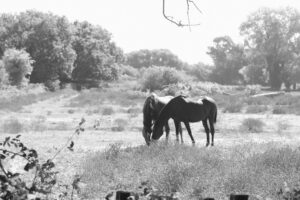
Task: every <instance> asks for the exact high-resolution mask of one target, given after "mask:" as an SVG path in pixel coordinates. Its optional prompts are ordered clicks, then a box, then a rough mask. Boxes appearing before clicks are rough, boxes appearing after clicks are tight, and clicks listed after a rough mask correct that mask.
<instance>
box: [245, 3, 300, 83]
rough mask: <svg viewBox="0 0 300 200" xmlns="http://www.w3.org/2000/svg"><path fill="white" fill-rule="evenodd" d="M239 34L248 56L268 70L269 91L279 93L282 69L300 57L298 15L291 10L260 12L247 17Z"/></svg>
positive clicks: (299, 17)
mask: <svg viewBox="0 0 300 200" xmlns="http://www.w3.org/2000/svg"><path fill="white" fill-rule="evenodd" d="M240 31H241V34H242V35H243V36H245V44H246V47H247V49H248V50H247V51H248V52H247V53H248V54H249V55H251V57H252V58H253V59H255V60H256V61H257V64H258V65H259V66H263V68H264V69H266V70H267V72H268V74H269V84H270V85H271V87H272V88H273V89H280V86H281V84H282V81H283V77H282V75H283V71H284V68H285V67H287V66H289V65H290V64H291V63H295V61H296V60H297V59H298V57H299V53H298V52H299V48H300V46H299V45H300V34H299V33H300V14H299V12H298V11H297V10H296V9H292V8H284V9H278V10H275V9H269V8H262V9H259V10H258V11H256V12H254V13H252V14H251V15H249V17H248V19H247V20H246V21H245V22H244V23H242V25H241V26H240ZM292 65H293V64H292Z"/></svg>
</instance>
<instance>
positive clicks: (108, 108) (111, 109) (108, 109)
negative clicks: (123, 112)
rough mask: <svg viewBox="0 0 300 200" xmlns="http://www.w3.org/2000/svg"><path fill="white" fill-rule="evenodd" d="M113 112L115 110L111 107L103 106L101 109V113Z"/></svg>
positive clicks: (109, 113)
mask: <svg viewBox="0 0 300 200" xmlns="http://www.w3.org/2000/svg"><path fill="white" fill-rule="evenodd" d="M114 112H115V111H114V109H113V108H112V107H104V108H103V109H102V115H112V114H113V113H114Z"/></svg>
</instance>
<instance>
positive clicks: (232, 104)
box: [223, 100, 243, 113]
mask: <svg viewBox="0 0 300 200" xmlns="http://www.w3.org/2000/svg"><path fill="white" fill-rule="evenodd" d="M242 108H243V102H241V101H239V100H236V101H228V102H227V105H225V106H224V108H223V112H225V113H226V112H228V113H239V112H241V111H242Z"/></svg>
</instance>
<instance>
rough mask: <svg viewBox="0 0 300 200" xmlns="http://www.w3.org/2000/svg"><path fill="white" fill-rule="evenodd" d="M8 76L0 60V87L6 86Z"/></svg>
mask: <svg viewBox="0 0 300 200" xmlns="http://www.w3.org/2000/svg"><path fill="white" fill-rule="evenodd" d="M7 81H8V74H7V72H6V70H5V67H4V63H3V62H2V61H1V60H0V87H1V86H3V85H6V84H7V83H8V82H7Z"/></svg>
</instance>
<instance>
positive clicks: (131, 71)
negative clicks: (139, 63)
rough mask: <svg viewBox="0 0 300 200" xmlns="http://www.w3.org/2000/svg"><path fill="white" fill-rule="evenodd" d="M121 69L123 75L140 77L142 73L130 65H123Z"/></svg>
mask: <svg viewBox="0 0 300 200" xmlns="http://www.w3.org/2000/svg"><path fill="white" fill-rule="evenodd" d="M120 70H121V73H122V75H127V76H129V77H138V76H139V75H140V72H139V70H138V69H136V68H134V67H132V66H130V65H122V66H121V69H120Z"/></svg>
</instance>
